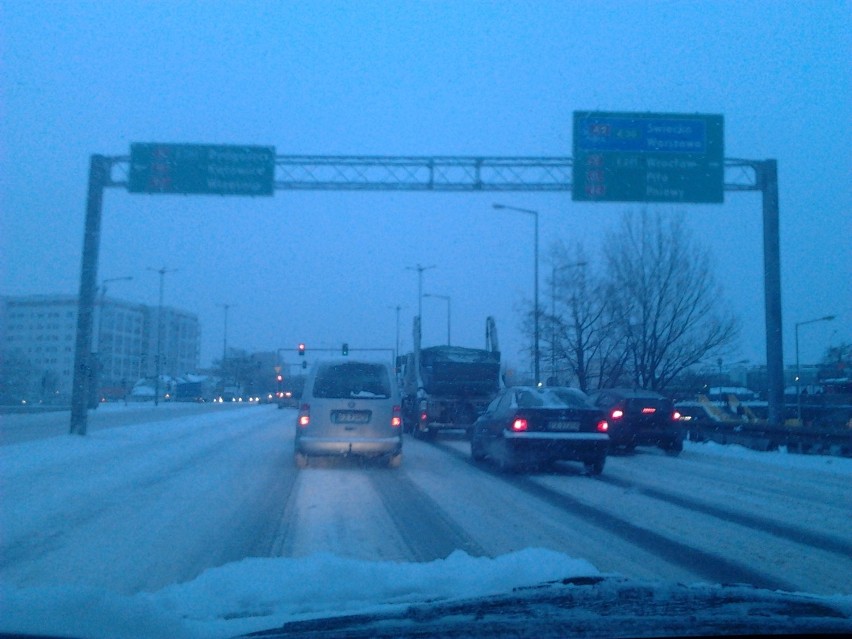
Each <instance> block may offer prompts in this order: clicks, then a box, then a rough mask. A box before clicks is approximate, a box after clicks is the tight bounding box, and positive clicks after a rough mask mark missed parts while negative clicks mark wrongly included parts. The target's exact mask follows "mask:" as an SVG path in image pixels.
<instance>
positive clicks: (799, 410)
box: [796, 315, 835, 424]
mask: <svg viewBox="0 0 852 639" xmlns="http://www.w3.org/2000/svg"><path fill="white" fill-rule="evenodd" d="M834 317H835V316H834V315H825V316H824V317H817V318H816V319H812V320H805V321H804V322H796V420H797V421H798V422H799V424H801V423H802V391H801V376H800V374H799V327H800V326H804V325H805V324H814V323H816V322H830V321H831V320H833V319H834Z"/></svg>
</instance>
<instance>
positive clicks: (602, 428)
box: [598, 419, 609, 433]
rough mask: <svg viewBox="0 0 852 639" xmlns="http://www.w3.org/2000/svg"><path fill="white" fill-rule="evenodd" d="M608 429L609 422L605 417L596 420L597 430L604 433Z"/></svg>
mask: <svg viewBox="0 0 852 639" xmlns="http://www.w3.org/2000/svg"><path fill="white" fill-rule="evenodd" d="M608 430H609V422H607V421H606V420H605V419H602V420H600V421H599V422H598V432H599V433H605V432H607V431H608Z"/></svg>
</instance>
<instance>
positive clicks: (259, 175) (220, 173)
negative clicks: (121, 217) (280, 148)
mask: <svg viewBox="0 0 852 639" xmlns="http://www.w3.org/2000/svg"><path fill="white" fill-rule="evenodd" d="M274 176H275V147H272V146H224V145H209V144H157V143H153V144H131V145H130V175H129V179H128V183H127V190H128V191H130V192H131V193H186V194H201V195H204V194H206V195H272V194H273V189H274Z"/></svg>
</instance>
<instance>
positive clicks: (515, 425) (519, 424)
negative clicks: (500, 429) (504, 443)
mask: <svg viewBox="0 0 852 639" xmlns="http://www.w3.org/2000/svg"><path fill="white" fill-rule="evenodd" d="M526 429H527V420H525V419H524V418H523V417H518V418H516V419H515V421H513V422H512V430H513V431H515V432H516V433H519V432H521V431H524V430H526Z"/></svg>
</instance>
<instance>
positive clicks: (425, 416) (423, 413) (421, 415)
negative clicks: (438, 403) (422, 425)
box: [420, 411, 429, 422]
mask: <svg viewBox="0 0 852 639" xmlns="http://www.w3.org/2000/svg"><path fill="white" fill-rule="evenodd" d="M427 419H429V415H428V414H426V411H423V412H422V413H420V421H421V422H425V421H426V420H427Z"/></svg>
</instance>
